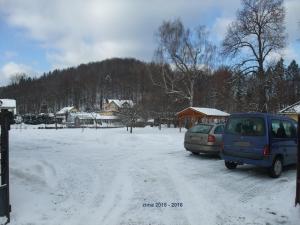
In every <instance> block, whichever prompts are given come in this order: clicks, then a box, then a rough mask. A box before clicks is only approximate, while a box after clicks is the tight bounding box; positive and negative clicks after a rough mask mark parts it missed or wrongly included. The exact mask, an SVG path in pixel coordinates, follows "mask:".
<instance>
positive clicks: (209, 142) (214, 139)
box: [184, 123, 225, 154]
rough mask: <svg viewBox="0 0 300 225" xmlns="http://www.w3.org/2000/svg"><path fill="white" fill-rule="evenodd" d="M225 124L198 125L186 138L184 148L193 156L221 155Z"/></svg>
mask: <svg viewBox="0 0 300 225" xmlns="http://www.w3.org/2000/svg"><path fill="white" fill-rule="evenodd" d="M224 127H225V125H224V124H204V123H201V124H197V125H195V126H193V127H192V128H190V129H189V130H188V131H187V132H186V133H185V137H184V147H185V149H186V150H187V151H190V152H192V153H193V154H198V153H213V154H219V153H220V150H221V143H222V134H223V132H224Z"/></svg>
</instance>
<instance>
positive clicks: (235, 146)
mask: <svg viewBox="0 0 300 225" xmlns="http://www.w3.org/2000/svg"><path fill="white" fill-rule="evenodd" d="M296 126H297V124H296V121H294V120H292V119H290V118H288V117H285V116H279V115H272V114H266V113H241V114H232V115H231V116H230V117H229V119H228V121H227V123H226V127H225V131H224V135H223V149H222V151H221V157H222V158H223V159H224V160H225V166H226V167H227V168H228V169H235V168H236V167H237V165H242V164H252V165H257V166H262V167H266V168H268V170H269V174H270V176H271V177H274V178H277V177H279V176H280V175H281V173H282V170H283V166H285V165H290V164H295V163H296V160H297V129H296Z"/></svg>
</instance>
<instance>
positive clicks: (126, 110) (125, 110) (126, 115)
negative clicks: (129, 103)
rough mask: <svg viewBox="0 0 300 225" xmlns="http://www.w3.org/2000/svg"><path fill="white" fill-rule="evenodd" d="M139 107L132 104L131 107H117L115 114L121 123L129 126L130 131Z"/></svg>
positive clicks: (138, 113)
mask: <svg viewBox="0 0 300 225" xmlns="http://www.w3.org/2000/svg"><path fill="white" fill-rule="evenodd" d="M140 112H141V109H140V107H139V106H137V105H134V106H133V107H122V108H120V109H119V111H118V113H117V115H118V117H119V118H120V120H121V123H123V124H124V125H125V126H126V127H127V131H128V127H130V133H132V128H133V126H134V124H135V123H136V121H137V119H138V118H139V115H140Z"/></svg>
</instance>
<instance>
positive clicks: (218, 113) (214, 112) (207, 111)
mask: <svg viewBox="0 0 300 225" xmlns="http://www.w3.org/2000/svg"><path fill="white" fill-rule="evenodd" d="M187 109H192V110H194V111H197V112H200V113H203V114H205V115H207V116H230V114H228V113H226V112H223V111H221V110H218V109H214V108H201V107H189V108H186V109H184V110H182V111H180V112H178V113H177V114H179V113H181V112H183V111H185V110H187Z"/></svg>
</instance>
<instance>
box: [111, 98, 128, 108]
mask: <svg viewBox="0 0 300 225" xmlns="http://www.w3.org/2000/svg"><path fill="white" fill-rule="evenodd" d="M111 102H114V103H115V104H116V105H117V106H118V107H119V108H122V107H123V104H124V103H127V104H128V105H129V106H130V107H132V106H133V105H134V104H133V101H132V100H119V99H108V103H111Z"/></svg>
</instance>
